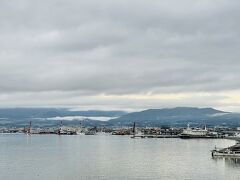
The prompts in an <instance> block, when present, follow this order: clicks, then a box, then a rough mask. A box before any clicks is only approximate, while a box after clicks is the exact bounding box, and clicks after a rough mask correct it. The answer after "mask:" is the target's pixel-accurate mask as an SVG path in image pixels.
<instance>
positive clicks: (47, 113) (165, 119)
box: [0, 107, 240, 127]
mask: <svg viewBox="0 0 240 180" xmlns="http://www.w3.org/2000/svg"><path fill="white" fill-rule="evenodd" d="M29 121H32V124H33V126H34V127H50V126H58V125H59V124H60V121H63V124H64V125H71V126H77V125H79V124H80V123H81V124H82V125H83V126H114V127H116V126H132V125H133V122H136V124H137V126H141V127H146V126H148V127H159V126H164V125H167V126H186V125H187V124H188V123H190V124H191V125H192V126H200V125H208V126H214V125H228V126H239V127H240V114H239V113H230V112H224V111H219V110H216V109H213V108H193V107H177V108H169V109H167V108H165V109H148V110H144V111H140V112H132V113H126V112H124V111H97V110H91V111H72V110H71V109H67V108H4V109H0V127H26V126H28V124H29Z"/></svg>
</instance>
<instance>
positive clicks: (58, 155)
mask: <svg viewBox="0 0 240 180" xmlns="http://www.w3.org/2000/svg"><path fill="white" fill-rule="evenodd" d="M235 143H236V142H235V141H233V140H226V139H178V138H172V139H171V138H167V139H164V138H163V139H158V138H156V139H155V138H146V139H141V138H139V139H137V138H135V139H132V138H130V136H113V135H107V134H100V135H93V136H85V135H73V136H59V135H25V134H0V180H85V179H86V180H95V179H96V180H98V179H99V180H128V179H129V180H141V179H143V180H150V179H151V180H154V179H160V180H162V179H163V180H165V179H166V180H205V179H206V180H216V179H218V180H225V179H227V180H232V179H233V180H239V179H240V160H239V159H229V158H213V157H212V156H211V152H210V150H212V149H214V148H215V146H217V147H219V148H220V147H222V148H224V147H228V146H231V145H234V144H235Z"/></svg>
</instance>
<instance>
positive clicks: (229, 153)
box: [211, 142, 240, 158]
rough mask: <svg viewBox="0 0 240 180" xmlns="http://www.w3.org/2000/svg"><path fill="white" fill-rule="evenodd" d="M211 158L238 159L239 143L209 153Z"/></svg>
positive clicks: (239, 154)
mask: <svg viewBox="0 0 240 180" xmlns="http://www.w3.org/2000/svg"><path fill="white" fill-rule="evenodd" d="M211 152H212V156H213V157H239V158H240V143H239V142H238V143H237V144H235V145H233V146H230V147H228V148H222V149H217V148H216V147H215V149H214V150H212V151H211Z"/></svg>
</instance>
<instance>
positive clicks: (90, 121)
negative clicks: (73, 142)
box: [0, 108, 126, 127]
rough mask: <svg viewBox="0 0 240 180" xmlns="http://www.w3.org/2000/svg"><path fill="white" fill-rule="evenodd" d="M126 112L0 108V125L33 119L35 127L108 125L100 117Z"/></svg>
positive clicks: (22, 123) (21, 124) (12, 125)
mask: <svg viewBox="0 0 240 180" xmlns="http://www.w3.org/2000/svg"><path fill="white" fill-rule="evenodd" d="M124 114H126V112H124V111H98V110H90V111H73V110H71V109H67V108H0V127H25V126H27V125H28V124H29V121H32V124H33V126H35V127H44V126H57V125H59V124H60V121H63V123H64V125H79V124H80V122H81V124H82V125H85V126H100V125H106V123H105V122H102V121H99V120H98V119H100V120H102V119H104V118H105V119H111V118H115V117H120V116H122V115H124Z"/></svg>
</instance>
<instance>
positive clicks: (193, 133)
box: [179, 124, 208, 138]
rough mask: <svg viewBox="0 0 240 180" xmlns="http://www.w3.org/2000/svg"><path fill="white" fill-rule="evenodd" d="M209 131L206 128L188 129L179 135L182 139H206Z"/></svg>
mask: <svg viewBox="0 0 240 180" xmlns="http://www.w3.org/2000/svg"><path fill="white" fill-rule="evenodd" d="M207 133H208V130H207V128H206V126H205V128H204V129H199V128H198V129H192V128H190V127H189V124H188V127H187V128H186V129H184V130H183V132H182V133H181V134H180V135H179V137H180V138H206V137H208V136H207Z"/></svg>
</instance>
